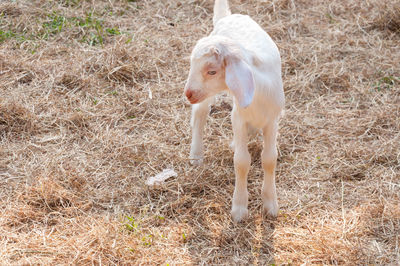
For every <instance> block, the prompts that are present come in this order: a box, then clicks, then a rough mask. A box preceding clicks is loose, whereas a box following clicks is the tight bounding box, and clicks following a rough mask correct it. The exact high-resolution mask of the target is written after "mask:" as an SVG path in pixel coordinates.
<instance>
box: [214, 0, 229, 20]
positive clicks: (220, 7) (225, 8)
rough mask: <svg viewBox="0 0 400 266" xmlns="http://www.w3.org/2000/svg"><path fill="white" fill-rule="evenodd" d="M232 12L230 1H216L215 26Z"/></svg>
mask: <svg viewBox="0 0 400 266" xmlns="http://www.w3.org/2000/svg"><path fill="white" fill-rule="evenodd" d="M230 14H231V10H230V9H229V4H228V0H215V3H214V17H213V24H214V26H215V24H217V22H218V20H220V19H221V18H223V17H226V16H229V15H230Z"/></svg>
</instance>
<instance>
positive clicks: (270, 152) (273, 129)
mask: <svg viewBox="0 0 400 266" xmlns="http://www.w3.org/2000/svg"><path fill="white" fill-rule="evenodd" d="M277 130H278V124H277V122H276V121H273V123H270V124H268V125H267V126H266V127H265V128H264V129H263V139H264V148H263V151H262V153H261V161H262V167H263V170H264V181H263V185H262V190H261V198H262V201H263V207H264V211H266V212H267V214H268V215H271V216H273V217H275V216H276V215H277V214H278V200H277V196H276V186H275V167H276V159H277V157H278V152H277V150H276V135H277Z"/></svg>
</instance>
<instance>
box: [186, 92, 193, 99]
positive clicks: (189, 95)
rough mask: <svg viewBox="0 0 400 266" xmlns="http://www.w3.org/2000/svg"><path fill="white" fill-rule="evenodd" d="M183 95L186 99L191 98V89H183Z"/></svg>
mask: <svg viewBox="0 0 400 266" xmlns="http://www.w3.org/2000/svg"><path fill="white" fill-rule="evenodd" d="M185 95H186V97H187V98H188V99H190V98H192V96H193V93H192V91H191V90H186V91H185Z"/></svg>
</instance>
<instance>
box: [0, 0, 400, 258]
mask: <svg viewBox="0 0 400 266" xmlns="http://www.w3.org/2000/svg"><path fill="white" fill-rule="evenodd" d="M230 2H231V7H232V11H233V13H243V14H249V15H251V16H252V17H253V18H254V20H255V21H257V22H258V23H259V24H260V25H261V26H262V27H263V28H264V29H265V30H266V31H267V32H268V33H269V34H270V35H271V37H272V38H273V40H275V42H276V43H277V45H278V47H279V49H280V52H281V56H282V63H283V66H282V68H283V69H282V70H283V80H284V89H285V95H286V108H285V115H284V116H283V118H282V119H281V122H280V130H279V138H278V143H279V159H278V166H277V173H276V174H277V191H278V200H279V204H280V211H279V215H278V217H277V219H275V220H274V219H270V218H268V217H265V216H263V214H262V212H261V207H262V203H261V198H260V190H261V182H262V170H261V167H260V158H259V155H260V151H261V138H260V136H255V137H254V138H253V139H251V141H250V143H249V150H250V153H251V155H252V167H251V170H250V173H249V184H248V189H249V195H250V197H249V212H250V217H249V218H248V219H247V220H245V221H244V222H242V223H239V224H235V223H233V221H232V219H231V217H230V205H231V197H232V193H233V188H234V171H233V154H232V151H231V150H230V148H229V143H230V140H231V137H232V130H231V123H230V110H231V106H232V102H231V100H230V99H229V98H228V97H227V96H221V97H219V98H218V101H217V103H216V104H215V106H214V107H213V108H212V110H211V114H210V117H209V119H208V125H207V129H206V133H205V146H206V147H205V148H206V151H205V165H204V166H203V167H193V166H191V165H190V163H189V161H188V154H189V148H190V147H189V146H190V139H191V131H190V127H189V119H190V104H189V103H188V101H187V100H186V99H185V98H184V96H183V86H184V83H185V79H186V77H187V73H188V70H189V60H188V57H189V55H190V52H191V49H192V48H193V46H194V44H195V42H196V41H197V40H198V39H199V38H201V37H203V36H206V35H207V34H208V33H209V32H211V30H212V7H213V1H208V0H188V1H178V0H170V1H155V0H137V1H134V0H130V1H128V0H96V1H94V0H93V1H89V0H49V1H45V0H16V1H4V0H3V1H0V92H1V97H0V206H1V207H0V212H1V214H0V261H1V264H2V265H29V264H45V265H50V264H51V265H70V264H73V265H86V264H92V265H138V264H149V265H154V264H160V265H186V264H190V265H198V264H203V265H216V264H218V265H219V264H222V265H247V264H255V265H271V264H272V265H275V264H276V265H288V264H290V265H300V264H303V263H305V264H319V265H320V264H330V265H331V264H336V265H344V264H347V265H356V264H358V265H366V264H380V265H389V264H392V265H396V264H399V263H400V237H399V236H400V203H399V202H400V48H399V47H400V4H399V1H397V0H369V1H361V0H354V1H345V0H334V1H322V0H315V1H306V0H299V1H293V0H271V1H261V0H260V1H253V0H249V1H243V0H241V1H240V0H234V1H230ZM165 168H173V169H174V170H175V171H176V172H177V174H178V176H177V177H174V178H171V179H169V180H168V181H167V182H166V183H165V184H164V185H162V186H159V187H154V188H151V187H148V186H147V185H146V184H145V181H146V179H147V178H148V177H149V176H153V175H155V174H157V173H159V172H161V171H162V170H163V169H165Z"/></svg>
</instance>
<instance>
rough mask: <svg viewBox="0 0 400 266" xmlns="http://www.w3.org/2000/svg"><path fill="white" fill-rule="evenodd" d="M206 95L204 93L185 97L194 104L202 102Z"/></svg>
mask: <svg viewBox="0 0 400 266" xmlns="http://www.w3.org/2000/svg"><path fill="white" fill-rule="evenodd" d="M205 98H206V97H204V95H193V96H192V97H190V98H187V99H188V101H189V102H190V104H196V103H200V102H202V101H203V100H204V99H205Z"/></svg>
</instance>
